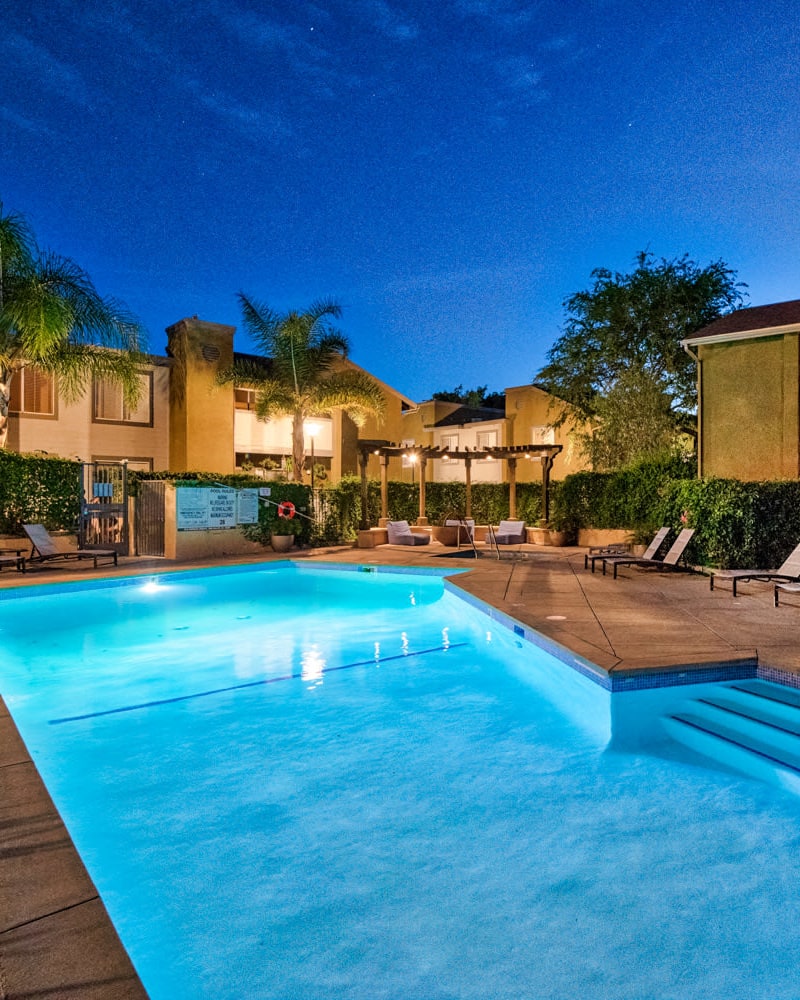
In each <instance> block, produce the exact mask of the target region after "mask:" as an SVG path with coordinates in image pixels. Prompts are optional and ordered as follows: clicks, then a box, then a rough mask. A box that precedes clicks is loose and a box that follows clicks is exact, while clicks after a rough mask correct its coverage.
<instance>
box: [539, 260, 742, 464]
mask: <svg viewBox="0 0 800 1000" xmlns="http://www.w3.org/2000/svg"><path fill="white" fill-rule="evenodd" d="M591 277H592V285H591V287H590V288H588V289H586V290H585V291H581V292H576V293H575V294H574V295H570V296H569V297H568V298H567V299H566V300H565V301H564V309H565V311H566V322H565V324H564V331H563V333H562V335H561V336H560V337H559V339H558V340H557V341H556V342H555V344H554V345H553V347H552V348H551V349H550V351H549V352H548V355H547V358H548V363H547V364H546V365H545V367H544V368H542V370H541V371H540V372H539V373H538V374H537V376H536V383H537V384H538V385H540V386H541V387H542V388H543V389H546V390H547V391H548V392H550V393H552V394H553V395H554V396H556V397H558V398H559V399H560V400H562V401H563V403H564V404H565V405H564V406H563V407H562V409H561V412H560V414H559V415H558V418H557V419H556V421H555V422H556V423H557V424H559V423H563V422H564V421H565V420H566V419H568V418H573V419H574V418H577V419H578V420H579V421H584V422H586V421H588V422H591V423H592V424H594V425H595V428H596V429H595V430H594V432H593V435H592V436H593V437H594V438H596V439H598V440H597V441H596V442H595V448H594V453H595V454H594V455H593V458H594V459H595V461H598V462H599V464H600V465H601V466H602V467H606V468H610V467H614V463H613V455H614V454H617V455H618V459H617V462H616V463H615V464H616V467H619V466H620V465H621V464H624V463H625V462H626V461H631V460H632V461H635V460H637V459H638V458H639V457H641V456H644V455H653V454H655V453H657V452H659V451H663V445H664V442H665V441H666V440H668V439H670V438H672V439H675V437H676V436H677V435H679V434H680V433H681V432H682V431H683V432H686V431H689V432H690V433H692V434H693V433H694V424H695V421H694V419H693V417H692V414H693V413H694V412H695V410H696V406H697V388H696V372H695V364H694V362H693V361H692V359H691V358H690V357H689V355H688V354H686V352H685V351H684V350H683V348H682V347H681V343H680V342H681V340H682V339H683V338H685V337H688V336H689V335H690V334H692V333H695V332H696V331H697V330H699V329H701V328H702V327H704V326H707V325H708V324H709V323H711V322H712V321H713V320H715V319H717V318H718V317H719V316H722V315H724V314H725V313H728V312H731V311H732V310H734V309H737V308H739V307H740V306H741V305H742V304H743V302H744V296H743V288H744V287H745V286H743V285H742V284H741V283H739V282H737V280H736V273H735V272H734V271H732V270H731V269H730V268H729V267H728V266H727V265H726V264H725V263H724V262H723V261H714V262H712V263H711V264H708V265H707V266H705V267H701V266H700V265H698V264H696V263H695V262H694V261H692V260H690V259H689V257H688V256H687V255H684V256H683V257H679V258H676V259H674V260H666V259H663V258H662V259H661V260H656V259H655V258H654V257H653V256H652V255H651V254H649V253H645V252H642V253H639V254H638V255H637V256H636V258H635V268H634V269H633V271H631V272H630V273H628V274H622V273H619V272H612V271H609V270H607V269H605V268H598V269H597V270H595V271H592V275H591ZM604 427H605V428H607V430H606V432H605V433H606V437H607V440H606V441H605V442H603V441H602V436H603V434H604V431H603V428H604ZM612 427H613V428H615V429H614V430H613V433H611V428H612ZM620 435H622V438H624V440H625V441H626V442H627V444H626V447H624V448H622V447H619V446H620V442H621V438H620ZM598 436H599V438H598ZM585 443H586V444H588V441H586V440H585ZM617 449H618V450H617ZM587 450H588V451H589V454H590V455H592V453H593V449H592V448H591V447H588V448H587ZM599 455H603V456H604V457H603V459H602V461H599ZM609 463H612V464H609Z"/></svg>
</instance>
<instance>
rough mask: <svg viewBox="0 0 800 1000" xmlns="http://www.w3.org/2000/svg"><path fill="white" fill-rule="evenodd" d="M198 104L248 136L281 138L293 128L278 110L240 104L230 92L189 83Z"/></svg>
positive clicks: (289, 133)
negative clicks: (206, 89)
mask: <svg viewBox="0 0 800 1000" xmlns="http://www.w3.org/2000/svg"><path fill="white" fill-rule="evenodd" d="M190 89H192V90H193V91H194V92H195V94H196V96H197V98H198V100H199V101H200V103H201V104H202V105H203V107H205V108H207V109H208V110H209V111H212V112H214V114H216V115H217V116H218V117H219V118H221V119H223V120H224V121H225V122H227V123H228V125H229V126H231V127H232V128H234V129H235V130H236V131H237V132H240V133H241V134H242V135H244V136H246V137H248V138H250V139H257V138H261V139H264V138H266V139H269V140H271V141H274V142H278V141H282V140H284V139H287V138H289V137H291V136H292V135H293V132H294V130H293V128H292V125H291V122H289V121H288V120H287V119H286V118H285V117H284V116H283V115H281V114H280V113H279V112H278V111H275V110H272V109H268V108H261V107H257V106H255V105H253V104H244V103H242V102H241V101H239V100H237V99H236V98H234V97H232V96H231V95H230V94H219V93H209V92H207V91H204V90H201V89H200V88H199V87H198V86H197V85H196V84H192V85H190Z"/></svg>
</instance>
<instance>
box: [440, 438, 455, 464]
mask: <svg viewBox="0 0 800 1000" xmlns="http://www.w3.org/2000/svg"><path fill="white" fill-rule="evenodd" d="M439 447H440V448H441V449H442V451H444V452H449V451H458V434H442V436H441V438H440V439H439ZM442 461H443V462H454V461H458V460H457V459H452V458H450V457H449V456H448V455H446V454H445V455H442Z"/></svg>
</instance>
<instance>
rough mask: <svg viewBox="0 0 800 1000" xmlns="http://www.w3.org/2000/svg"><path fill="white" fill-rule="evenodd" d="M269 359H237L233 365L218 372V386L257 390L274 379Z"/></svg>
mask: <svg viewBox="0 0 800 1000" xmlns="http://www.w3.org/2000/svg"><path fill="white" fill-rule="evenodd" d="M271 372H272V364H271V363H270V361H269V359H267V358H264V359H258V360H256V359H254V358H236V359H235V360H234V362H233V364H232V365H229V366H228V367H227V368H221V369H220V370H219V372H217V377H216V382H217V385H230V384H233V385H237V386H248V387H253V388H255V387H256V386H259V385H261V384H262V383H264V382H266V381H268V380H269V379H271V378H272V374H271Z"/></svg>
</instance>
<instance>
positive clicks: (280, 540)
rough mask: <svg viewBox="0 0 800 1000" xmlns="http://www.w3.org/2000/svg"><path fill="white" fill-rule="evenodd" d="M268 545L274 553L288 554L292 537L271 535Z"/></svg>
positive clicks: (292, 542)
mask: <svg viewBox="0 0 800 1000" xmlns="http://www.w3.org/2000/svg"><path fill="white" fill-rule="evenodd" d="M269 543H270V545H271V546H272V548H273V551H275V552H288V551H289V550H290V549H291V548H292V546H293V545H294V535H273V536H272V537H271V538H270V540H269Z"/></svg>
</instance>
